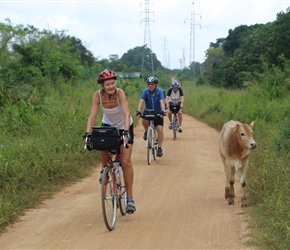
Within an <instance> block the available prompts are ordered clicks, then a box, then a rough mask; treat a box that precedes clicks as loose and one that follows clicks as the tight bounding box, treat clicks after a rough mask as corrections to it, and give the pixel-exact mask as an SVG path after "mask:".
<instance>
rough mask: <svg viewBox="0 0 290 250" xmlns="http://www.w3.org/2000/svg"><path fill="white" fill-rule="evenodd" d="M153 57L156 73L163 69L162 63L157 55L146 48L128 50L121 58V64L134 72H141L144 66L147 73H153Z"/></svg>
mask: <svg viewBox="0 0 290 250" xmlns="http://www.w3.org/2000/svg"><path fill="white" fill-rule="evenodd" d="M151 57H152V61H153V69H154V71H156V70H157V69H159V68H163V67H162V65H161V63H160V62H159V61H158V60H157V57H156V55H155V54H154V53H153V52H152V51H151V49H150V48H148V47H146V46H140V47H135V48H133V49H130V50H128V51H127V52H126V53H124V54H123V56H122V57H121V62H122V64H125V65H127V66H128V67H129V68H131V69H132V70H134V71H138V70H139V71H140V69H142V66H143V68H144V71H145V72H152V62H151V60H150V59H151ZM149 74H150V73H149Z"/></svg>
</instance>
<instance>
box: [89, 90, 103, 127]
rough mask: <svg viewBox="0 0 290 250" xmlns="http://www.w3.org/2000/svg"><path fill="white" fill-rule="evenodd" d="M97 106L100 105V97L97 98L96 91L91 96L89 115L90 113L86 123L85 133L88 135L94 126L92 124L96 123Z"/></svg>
mask: <svg viewBox="0 0 290 250" xmlns="http://www.w3.org/2000/svg"><path fill="white" fill-rule="evenodd" d="M99 104H100V97H99V93H98V91H96V92H95V93H94V94H93V98H92V105H91V113H90V116H89V119H88V123H87V132H89V133H90V132H91V130H92V126H94V124H95V122H96V119H97V114H98V107H99Z"/></svg>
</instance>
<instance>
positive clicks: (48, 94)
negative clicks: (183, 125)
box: [0, 76, 290, 250]
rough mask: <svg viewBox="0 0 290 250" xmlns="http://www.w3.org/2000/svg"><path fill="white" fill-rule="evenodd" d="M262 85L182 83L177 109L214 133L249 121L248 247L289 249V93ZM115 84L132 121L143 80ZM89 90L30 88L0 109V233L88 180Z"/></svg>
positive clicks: (81, 85)
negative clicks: (25, 95) (24, 97)
mask: <svg viewBox="0 0 290 250" xmlns="http://www.w3.org/2000/svg"><path fill="white" fill-rule="evenodd" d="M265 77H266V76H265ZM265 77H264V78H263V79H264V80H265V79H266V80H267V77H266V78H265ZM266 80H265V81H266ZM265 84H266V88H264V87H263V82H260V83H255V84H249V85H248V88H247V90H225V89H216V88H212V87H210V86H205V85H203V86H198V87H197V86H195V85H193V84H192V82H183V83H182V88H183V89H184V92H185V108H184V112H185V113H187V114H189V115H192V116H194V117H196V118H197V119H199V120H201V121H203V122H205V123H207V124H209V125H210V126H212V127H213V128H216V129H217V130H220V129H221V127H222V125H223V124H224V123H225V122H226V121H228V120H231V119H233V120H239V121H241V122H243V123H250V122H252V121H254V122H255V126H254V138H255V140H256V142H257V143H258V148H257V149H256V150H255V151H253V152H252V154H251V159H250V166H249V171H248V174H247V193H248V205H249V207H248V209H247V210H246V212H247V213H248V214H249V215H250V220H249V225H250V228H251V234H252V241H251V242H249V244H254V245H256V246H258V247H259V248H260V249H275V250H280V249H281V250H282V249H283V250H285V249H290V247H289V246H290V230H289V228H290V213H289V207H290V197H289V194H290V170H289V157H290V155H289V151H290V126H289V125H290V115H289V104H290V103H289V102H290V101H289V100H290V94H289V92H287V89H284V91H283V94H282V93H281V91H278V92H277V91H276V90H275V89H274V87H270V85H269V83H268V81H266V83H265ZM164 85H165V84H164ZM117 86H118V87H121V88H123V89H124V90H125V92H126V95H127V98H128V101H129V106H130V110H131V114H132V116H133V119H134V122H135V124H136V117H135V116H134V113H135V111H136V107H137V104H138V102H139V97H140V94H141V91H142V90H143V89H144V87H145V85H144V82H143V81H142V80H134V81H130V80H120V81H118V85H117ZM97 89H99V87H98V85H97V84H96V82H95V81H87V82H78V83H75V84H74V85H71V84H67V83H62V82H60V83H59V85H58V86H57V87H53V86H52V85H49V84H47V85H46V87H45V89H42V90H38V89H35V90H34V92H33V95H32V96H31V97H30V99H29V100H26V101H19V102H18V103H15V104H14V105H12V106H6V107H4V108H2V109H1V112H0V119H1V121H2V122H1V123H0V188H1V194H0V229H2V230H3V229H4V228H5V226H6V225H8V224H10V223H13V222H14V221H15V220H17V218H18V216H19V215H20V214H21V213H22V212H23V211H24V210H25V209H27V208H32V207H35V206H37V205H38V204H39V202H40V201H41V200H43V199H44V198H47V197H51V196H52V195H53V194H54V193H55V191H57V190H60V189H61V188H62V187H64V186H65V185H68V184H70V183H72V182H74V181H76V180H79V179H81V178H83V177H85V176H88V175H89V174H90V173H91V172H92V170H93V168H94V166H96V164H98V161H99V155H98V153H97V152H93V153H92V152H88V151H84V150H83V144H82V141H81V138H82V135H83V134H84V132H85V130H86V123H87V119H88V116H89V112H90V105H91V98H92V94H93V92H94V91H96V90H97ZM279 89H281V87H280V86H278V90H279ZM277 93H278V94H277ZM97 124H100V117H99V118H98V120H97Z"/></svg>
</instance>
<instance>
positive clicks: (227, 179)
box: [220, 154, 230, 200]
mask: <svg viewBox="0 0 290 250" xmlns="http://www.w3.org/2000/svg"><path fill="white" fill-rule="evenodd" d="M220 156H221V159H222V162H223V164H224V168H225V176H226V186H225V199H226V200H227V199H228V197H229V194H230V180H229V177H228V176H229V175H228V169H229V166H227V163H226V160H225V157H224V156H223V155H222V154H220Z"/></svg>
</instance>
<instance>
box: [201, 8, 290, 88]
mask: <svg viewBox="0 0 290 250" xmlns="http://www.w3.org/2000/svg"><path fill="white" fill-rule="evenodd" d="M289 23H290V12H289V8H288V9H287V11H286V12H280V13H278V14H277V19H276V20H275V21H274V22H269V23H267V24H255V25H251V26H246V25H241V26H238V27H236V28H235V29H233V30H232V29H230V30H229V33H228V36H227V37H226V38H219V39H217V42H216V43H210V48H209V49H208V50H207V51H206V60H205V62H204V77H205V78H206V79H207V80H208V81H209V83H210V84H212V85H213V86H223V87H227V88H243V87H244V82H246V81H247V80H248V79H253V78H255V77H256V76H258V75H259V74H261V73H263V72H264V70H265V67H266V68H271V67H273V66H275V67H278V68H281V69H282V68H283V67H284V65H285V60H286V61H287V60H288V61H289V60H290V47H289V41H290V29H289ZM281 56H283V60H281Z"/></svg>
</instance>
